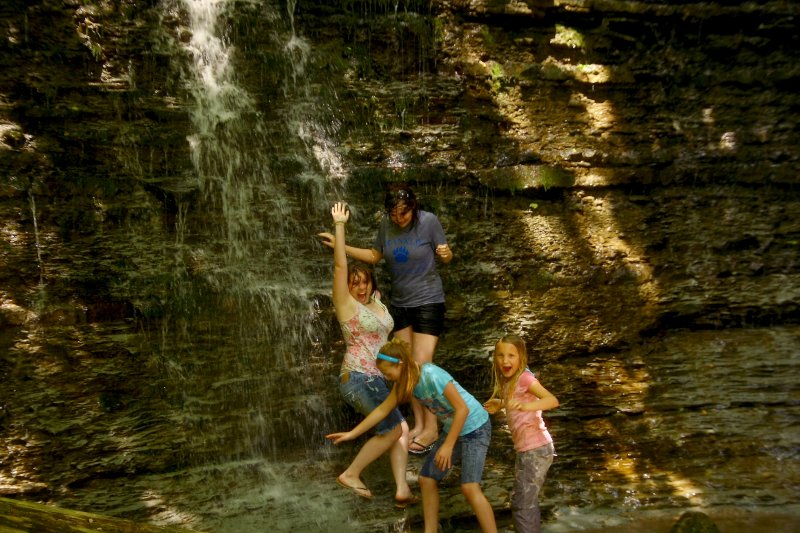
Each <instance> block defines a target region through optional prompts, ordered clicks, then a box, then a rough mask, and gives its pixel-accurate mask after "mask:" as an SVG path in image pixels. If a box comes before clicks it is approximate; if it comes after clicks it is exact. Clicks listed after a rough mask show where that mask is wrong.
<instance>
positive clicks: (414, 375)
mask: <svg viewBox="0 0 800 533" xmlns="http://www.w3.org/2000/svg"><path fill="white" fill-rule="evenodd" d="M380 353H382V354H384V355H388V356H389V357H394V358H395V359H399V360H400V362H399V363H392V362H390V361H386V360H384V359H378V364H379V365H381V364H394V365H400V378H399V379H398V380H397V381H396V382H395V384H394V388H395V390H396V391H397V393H396V394H397V403H405V402H408V401H410V400H411V397H412V396H413V394H414V387H416V386H417V383H419V373H420V368H419V365H418V364H417V362H416V361H414V359H413V358H412V357H411V345H410V344H408V343H407V342H406V341H404V340H402V339H398V338H393V339H392V340H390V341H389V342H387V343H386V344H384V345H383V346H381V350H380Z"/></svg>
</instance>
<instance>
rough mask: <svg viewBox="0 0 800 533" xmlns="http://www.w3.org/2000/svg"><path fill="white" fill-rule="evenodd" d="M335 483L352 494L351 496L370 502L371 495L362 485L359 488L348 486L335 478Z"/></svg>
mask: <svg viewBox="0 0 800 533" xmlns="http://www.w3.org/2000/svg"><path fill="white" fill-rule="evenodd" d="M336 483H338V484H339V485H340V486H342V487H344V488H346V489H347V490H349V491H350V492H352V493H353V494H355V495H356V496H358V497H359V498H364V499H365V500H371V499H372V493H371V492H370V491H369V489H368V488H367V487H365V486H363V485H362V486H360V487H356V486H355V485H348V484H347V483H345V482H343V481H342V480H340V479H339V478H338V477H337V478H336Z"/></svg>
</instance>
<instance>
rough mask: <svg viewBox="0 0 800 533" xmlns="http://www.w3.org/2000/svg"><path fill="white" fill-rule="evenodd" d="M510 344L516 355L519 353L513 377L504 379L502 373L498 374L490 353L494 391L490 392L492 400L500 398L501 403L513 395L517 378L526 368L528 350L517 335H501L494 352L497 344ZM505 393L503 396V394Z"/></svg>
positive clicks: (498, 371) (494, 359)
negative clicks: (515, 350) (514, 348)
mask: <svg viewBox="0 0 800 533" xmlns="http://www.w3.org/2000/svg"><path fill="white" fill-rule="evenodd" d="M500 343H502V344H511V345H513V346H514V347H516V349H517V353H519V368H518V369H517V371H516V372H515V373H514V375H513V376H511V377H510V378H508V379H506V378H505V377H504V376H503V373H502V372H500V368H498V365H497V358H496V357H495V356H494V353H492V372H493V374H494V390H493V391H492V398H491V399H494V398H501V399H502V400H503V401H506V400H507V399H508V398H509V397H510V396H511V394H513V393H514V389H515V388H516V386H517V381H519V377H520V376H521V375H522V373H523V372H525V369H526V368H528V350H527V348H526V347H525V341H524V340H523V339H522V337H520V336H519V335H514V334H509V335H503V336H502V337H500V340H499V341H497V342H496V343H495V345H494V349H495V351H497V345H498V344H500ZM503 391H505V394H504V393H503Z"/></svg>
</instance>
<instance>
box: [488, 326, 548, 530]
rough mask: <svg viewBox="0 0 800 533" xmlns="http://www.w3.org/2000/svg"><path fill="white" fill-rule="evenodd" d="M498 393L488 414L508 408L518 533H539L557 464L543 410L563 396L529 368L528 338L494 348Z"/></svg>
mask: <svg viewBox="0 0 800 533" xmlns="http://www.w3.org/2000/svg"><path fill="white" fill-rule="evenodd" d="M493 370H494V391H493V393H492V397H491V398H490V399H489V400H488V401H487V402H486V403H485V404H484V407H485V408H486V410H487V411H489V413H491V414H494V413H497V412H498V411H499V410H501V409H505V410H506V417H507V420H508V426H509V428H510V429H511V438H512V440H513V441H514V449H515V450H516V451H517V459H516V464H515V468H514V488H513V490H512V492H511V514H512V517H513V519H514V526H515V527H516V531H517V532H518V533H540V532H541V527H542V526H541V511H540V509H539V491H540V490H541V488H542V485H543V484H544V478H545V476H546V475H547V470H548V469H549V468H550V465H551V464H552V462H553V456H554V455H555V453H554V448H553V438H552V437H551V436H550V433H549V432H548V431H547V427H546V426H545V423H544V419H543V418H542V411H545V410H548V409H554V408H556V407H558V399H557V398H556V397H555V396H553V394H551V393H550V392H549V391H548V390H547V389H545V388H544V387H543V386H542V384H541V383H539V380H538V379H536V377H535V376H534V375H533V373H532V372H531V371H530V370H529V369H528V352H527V350H526V348H525V341H523V340H522V338H520V337H519V336H517V335H506V336H504V337H502V338H501V339H500V340H499V341H497V344H496V345H495V348H494V365H493Z"/></svg>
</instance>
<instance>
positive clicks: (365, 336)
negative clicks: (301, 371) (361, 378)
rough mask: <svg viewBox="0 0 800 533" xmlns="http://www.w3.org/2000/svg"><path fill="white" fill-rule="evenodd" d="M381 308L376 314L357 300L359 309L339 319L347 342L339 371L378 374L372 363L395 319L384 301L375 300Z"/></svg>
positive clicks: (387, 336)
mask: <svg viewBox="0 0 800 533" xmlns="http://www.w3.org/2000/svg"><path fill="white" fill-rule="evenodd" d="M376 302H377V303H378V305H379V306H380V307H381V310H382V311H383V316H378V315H376V314H375V313H373V312H372V311H370V309H369V308H368V307H367V306H365V305H364V304H362V303H360V302H359V304H358V312H356V314H355V316H354V317H353V318H351V319H350V320H348V321H347V322H341V323H340V326H341V327H342V335H343V336H344V342H345V343H346V344H347V352H345V354H344V360H343V361H342V368H341V370H340V371H339V375H342V374H345V373H347V372H362V373H364V374H368V375H370V376H379V375H381V371H380V370H378V367H377V366H375V358H376V357H377V355H378V350H380V348H381V346H383V345H384V344H386V341H387V340H388V339H389V333H391V332H392V328H394V319H393V318H392V315H390V314H389V311H388V309H386V306H385V305H383V302H381V301H380V300H376Z"/></svg>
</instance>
